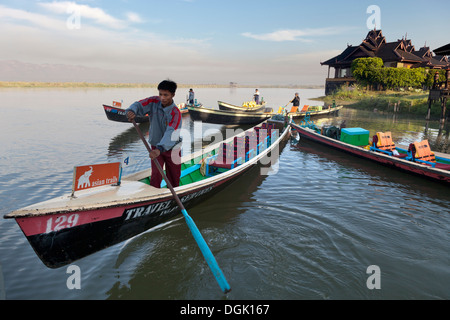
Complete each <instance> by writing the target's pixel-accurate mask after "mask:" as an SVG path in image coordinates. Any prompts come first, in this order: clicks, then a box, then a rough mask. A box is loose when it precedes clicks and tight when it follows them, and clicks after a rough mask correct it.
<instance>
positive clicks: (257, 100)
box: [253, 89, 259, 104]
mask: <svg viewBox="0 0 450 320" xmlns="http://www.w3.org/2000/svg"><path fill="white" fill-rule="evenodd" d="M253 100H254V101H255V103H256V104H259V90H258V89H256V90H255V94H254V95H253Z"/></svg>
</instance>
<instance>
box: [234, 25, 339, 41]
mask: <svg viewBox="0 0 450 320" xmlns="http://www.w3.org/2000/svg"><path fill="white" fill-rule="evenodd" d="M343 30H344V29H343V28H318V29H304V30H293V29H286V30H278V31H274V32H270V33H263V34H253V33H250V32H244V33H242V36H244V37H247V38H252V39H256V40H262V41H276V42H282V41H303V42H312V41H313V40H312V39H309V38H311V37H316V36H329V35H335V34H339V33H341V32H342V31H343Z"/></svg>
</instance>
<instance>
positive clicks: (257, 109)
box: [217, 101, 265, 112]
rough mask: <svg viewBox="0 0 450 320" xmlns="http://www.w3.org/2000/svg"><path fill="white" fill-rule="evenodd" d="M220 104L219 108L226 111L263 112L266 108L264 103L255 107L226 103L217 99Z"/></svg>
mask: <svg viewBox="0 0 450 320" xmlns="http://www.w3.org/2000/svg"><path fill="white" fill-rule="evenodd" d="M217 103H218V105H219V110H224V111H237V112H263V111H264V109H265V105H264V104H257V105H255V107H253V108H252V107H244V106H236V105H233V104H230V103H226V102H223V101H217Z"/></svg>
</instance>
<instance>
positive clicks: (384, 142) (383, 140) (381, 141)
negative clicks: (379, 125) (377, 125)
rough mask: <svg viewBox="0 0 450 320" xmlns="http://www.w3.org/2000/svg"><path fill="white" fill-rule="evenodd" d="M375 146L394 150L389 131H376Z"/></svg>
mask: <svg viewBox="0 0 450 320" xmlns="http://www.w3.org/2000/svg"><path fill="white" fill-rule="evenodd" d="M377 137H378V142H377V148H378V149H381V150H386V151H393V150H395V144H394V142H393V141H392V137H391V132H389V131H387V132H377Z"/></svg>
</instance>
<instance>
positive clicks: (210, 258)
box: [132, 119, 231, 293]
mask: <svg viewBox="0 0 450 320" xmlns="http://www.w3.org/2000/svg"><path fill="white" fill-rule="evenodd" d="M132 122H133V126H134V127H135V128H136V131H137V133H138V134H139V137H141V140H142V142H144V145H145V147H146V148H147V150H148V152H149V153H150V152H152V149H151V148H150V146H149V145H148V142H147V140H145V138H144V135H143V134H142V132H141V129H139V127H138V125H137V124H136V121H134V119H133V120H132ZM153 163H154V164H155V165H156V168H158V171H159V173H161V176H162V177H163V178H164V180H165V181H166V183H167V187H168V188H169V189H170V191H171V192H172V195H173V197H174V199H175V201H176V202H177V204H178V206H179V207H180V209H181V212H182V213H183V216H184V219H185V220H186V224H187V225H188V227H189V229H190V230H191V233H192V235H193V236H194V239H195V241H197V245H198V246H199V248H200V251H201V252H202V254H203V256H204V257H205V260H206V262H207V263H208V265H209V268H210V269H211V272H212V273H213V275H214V277H215V278H216V280H217V282H218V283H219V286H220V288H221V289H222V291H223V292H224V293H227V292H229V291H230V290H231V288H230V285H229V284H228V282H227V280H226V279H225V276H224V275H223V273H222V270H220V268H219V265H218V264H217V261H216V259H215V258H214V255H213V254H212V252H211V250H210V249H209V247H208V245H207V244H206V241H205V239H203V237H202V234H201V233H200V231H199V230H198V228H197V226H196V225H195V223H194V220H192V218H191V217H190V216H189V215H188V213H187V211H186V209H185V208H184V206H183V203H182V202H181V201H180V198H178V195H177V194H176V192H175V190H173V187H172V184H171V183H170V181H169V179H167V176H166V174H165V173H164V171H163V170H162V168H161V166H160V165H159V162H158V161H155V160H153Z"/></svg>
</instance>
